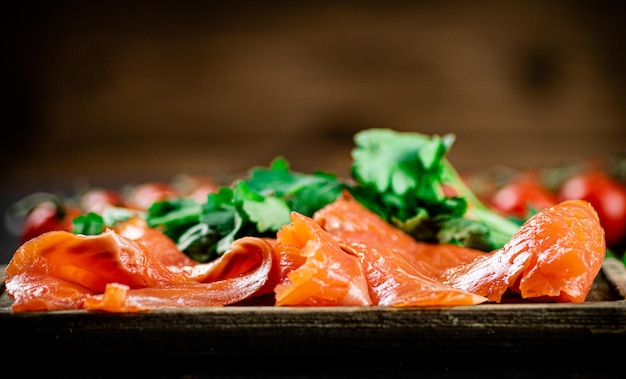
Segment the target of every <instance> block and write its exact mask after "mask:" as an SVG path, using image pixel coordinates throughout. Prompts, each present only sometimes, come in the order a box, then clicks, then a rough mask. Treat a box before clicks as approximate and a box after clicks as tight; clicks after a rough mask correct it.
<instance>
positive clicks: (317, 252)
mask: <svg viewBox="0 0 626 379" xmlns="http://www.w3.org/2000/svg"><path fill="white" fill-rule="evenodd" d="M276 250H277V254H278V255H279V256H283V257H287V258H285V259H284V260H283V261H287V262H289V264H294V263H296V264H297V263H301V264H300V265H299V266H297V267H295V268H293V269H291V270H290V271H289V272H288V273H287V274H286V279H285V280H284V282H283V283H279V284H278V285H276V287H275V289H274V291H275V293H276V305H277V306H294V305H299V306H331V305H344V306H356V305H360V306H366V305H371V304H372V301H371V299H370V295H369V289H368V283H367V281H366V279H365V276H364V274H363V270H362V267H361V264H360V263H359V261H358V258H357V257H356V256H354V255H351V254H349V253H347V252H346V251H344V250H342V249H341V247H340V246H339V244H338V242H337V241H335V240H334V239H333V238H332V237H331V236H330V235H329V234H328V233H326V232H325V231H324V230H322V228H321V227H320V226H319V225H318V224H317V223H316V222H314V221H313V219H311V218H310V217H307V216H305V215H302V214H300V213H297V212H292V213H291V224H287V225H285V226H283V228H282V229H280V230H279V231H278V233H277V244H276ZM298 257H300V258H298Z"/></svg>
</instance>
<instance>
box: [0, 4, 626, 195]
mask: <svg viewBox="0 0 626 379" xmlns="http://www.w3.org/2000/svg"><path fill="white" fill-rule="evenodd" d="M625 9H626V8H625V7H624V5H622V3H620V2H617V1H598V2H585V3H583V4H579V3H574V2H569V1H552V2H543V1H519V2H515V1H514V2H498V1H473V2H465V1H415V2H409V1H406V2H404V1H401V2H368V1H365V2H356V1H353V2H346V1H338V2H326V1H322V2H303V3H299V2H269V3H267V2H232V3H228V4H222V5H216V4H215V3H214V2H206V3H203V2H184V1H183V2H165V1H156V2H154V1H152V2H115V1H114V2H84V1H74V2H41V3H32V2H25V3H20V4H17V5H16V8H15V10H13V11H10V12H8V13H5V15H4V18H5V19H7V21H8V25H5V28H8V30H7V33H5V36H7V37H8V40H7V41H6V46H7V50H6V52H7V53H8V54H7V59H6V62H5V63H4V65H6V66H5V69H4V70H3V72H4V75H3V76H4V78H3V85H5V86H6V88H5V91H4V92H5V96H7V99H6V100H5V101H4V103H5V104H4V105H5V106H6V107H7V109H6V111H5V117H4V121H3V123H4V126H5V130H11V133H13V135H14V136H15V137H12V138H8V137H5V138H3V149H2V151H3V152H2V158H3V160H4V161H5V162H6V163H5V165H4V167H3V170H2V177H1V179H2V181H3V186H5V188H7V187H12V188H19V187H28V188H32V187H37V186H40V185H48V184H49V183H56V182H64V181H69V180H71V179H72V178H75V177H84V178H88V179H90V180H91V181H93V182H96V183H98V182H103V183H107V182H111V181H126V180H142V179H143V178H147V179H151V178H166V177H170V176H171V175H174V174H175V173H178V172H181V171H194V172H203V173H209V174H212V173H215V174H218V175H223V174H228V173H238V172H242V171H243V170H246V169H247V168H249V167H250V166H252V165H266V164H268V163H269V161H270V160H271V159H272V158H273V157H275V156H277V155H284V156H286V157H287V158H288V159H289V160H290V161H291V162H292V165H293V166H294V168H296V169H301V170H309V169H313V168H325V169H331V170H336V171H338V172H339V173H340V174H344V173H346V172H347V167H348V165H349V164H350V159H351V158H350V156H349V150H350V148H351V147H352V135H353V134H354V132H355V131H357V130H360V129H364V128H369V127H390V128H394V129H398V130H414V131H420V132H423V133H429V134H433V133H437V134H443V133H450V132H451V133H455V134H456V135H457V142H456V144H455V146H454V147H453V149H452V151H451V153H450V158H451V159H452V161H453V163H454V164H455V165H457V166H458V167H459V168H461V169H465V168H468V169H472V168H477V167H478V168H479V167H484V166H486V165H492V164H513V165H538V164H542V163H545V162H551V161H554V160H557V159H561V158H563V157H569V156H593V155H599V154H605V153H607V152H610V151H615V150H621V149H624V148H626V145H625V143H624V142H625V141H626V138H624V137H625V136H626V127H625V125H626V124H625V120H626V113H625V111H626V107H625V105H626V101H625V99H626V97H625V88H626V86H625V85H624V84H625V82H626V80H625V79H626V75H625V74H624V72H623V71H624V64H625V63H626V59H625V58H626V54H625V51H626V46H625V43H624V41H625V37H626V33H625V29H624V26H623V19H624V15H626V13H625V12H624V11H625Z"/></svg>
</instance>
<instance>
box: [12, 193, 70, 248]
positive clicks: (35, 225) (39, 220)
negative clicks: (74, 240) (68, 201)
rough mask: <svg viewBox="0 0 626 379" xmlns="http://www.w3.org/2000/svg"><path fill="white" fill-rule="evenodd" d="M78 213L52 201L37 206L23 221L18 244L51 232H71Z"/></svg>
mask: <svg viewBox="0 0 626 379" xmlns="http://www.w3.org/2000/svg"><path fill="white" fill-rule="evenodd" d="M80 213H81V212H80V210H79V209H78V208H76V207H66V206H65V205H63V204H58V203H56V202H53V201H44V202H42V203H40V204H37V205H36V206H35V207H34V208H33V209H32V210H31V211H30V212H29V213H28V215H27V216H26V218H25V219H24V224H23V225H22V229H21V233H20V238H19V239H20V243H24V242H26V241H28V240H30V239H32V238H35V237H37V236H39V235H41V234H43V233H46V232H50V231H53V230H65V231H68V232H71V231H72V229H73V221H74V218H75V217H76V216H78V215H79V214H80Z"/></svg>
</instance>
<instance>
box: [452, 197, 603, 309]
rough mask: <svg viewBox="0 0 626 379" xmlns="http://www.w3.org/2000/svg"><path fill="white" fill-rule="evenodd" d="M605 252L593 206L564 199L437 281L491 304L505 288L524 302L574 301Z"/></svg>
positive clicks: (582, 296)
mask: <svg viewBox="0 0 626 379" xmlns="http://www.w3.org/2000/svg"><path fill="white" fill-rule="evenodd" d="M605 254H606V242H605V239H604V230H603V229H602V227H601V225H600V222H599V218H598V214H597V213H596V211H595V209H594V208H593V207H592V206H591V204H589V203H588V202H586V201H583V200H567V201H564V202H561V203H559V204H556V205H554V206H551V207H548V208H545V209H543V210H542V211H541V212H540V213H538V214H536V215H534V216H533V217H531V218H529V219H528V220H527V221H526V222H525V223H524V224H523V225H522V226H521V227H520V229H519V230H518V231H517V233H516V234H515V235H514V236H513V237H512V238H511V240H510V241H509V242H508V243H506V244H505V245H504V246H503V247H502V248H501V249H498V250H496V251H494V252H493V253H491V254H489V255H487V256H484V257H481V258H477V259H476V260H475V261H472V262H470V263H467V264H464V265H461V266H458V267H454V268H451V269H450V270H448V271H447V272H446V273H444V275H442V280H443V281H444V282H445V283H447V284H450V285H452V286H454V287H457V288H462V289H465V290H468V291H472V292H475V293H478V294H481V295H483V296H486V297H488V298H489V300H490V301H492V302H500V301H501V299H502V296H503V295H504V294H505V292H506V291H507V290H510V291H511V292H514V293H518V294H519V295H520V296H521V297H522V298H524V299H529V300H541V301H555V302H574V303H580V302H583V301H585V298H586V297H587V295H588V294H589V291H590V290H591V286H592V285H593V282H594V280H595V278H596V276H597V275H598V273H599V272H600V269H601V268H602V262H603V261H604V257H605Z"/></svg>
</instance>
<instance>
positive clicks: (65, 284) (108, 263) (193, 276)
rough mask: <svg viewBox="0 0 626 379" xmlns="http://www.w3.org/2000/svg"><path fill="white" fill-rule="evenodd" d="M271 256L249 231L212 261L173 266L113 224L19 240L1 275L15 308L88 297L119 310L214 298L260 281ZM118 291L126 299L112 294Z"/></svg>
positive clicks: (55, 305)
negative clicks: (101, 229)
mask: <svg viewBox="0 0 626 379" xmlns="http://www.w3.org/2000/svg"><path fill="white" fill-rule="evenodd" d="M273 257H274V252H273V244H272V243H270V242H268V241H266V240H264V239H260V238H254V237H246V238H244V239H241V240H237V241H235V242H234V243H233V244H232V246H231V249H230V250H229V251H228V252H226V253H225V254H224V255H222V256H221V257H220V258H218V260H216V261H214V262H212V263H211V264H203V265H200V264H193V265H190V266H185V267H176V269H175V270H172V269H170V268H169V267H168V266H166V265H164V264H163V263H161V262H160V260H159V258H158V257H157V256H155V255H153V254H152V251H151V250H150V249H148V247H147V245H144V244H141V243H139V242H137V241H135V240H131V239H129V238H126V237H123V236H121V235H119V234H117V233H116V232H115V231H113V230H112V229H107V230H106V231H105V232H103V233H102V234H99V235H95V236H85V235H76V234H72V233H69V232H65V231H53V232H48V233H44V234H42V235H40V236H38V237H36V238H33V239H31V240H30V241H28V242H26V243H25V244H23V245H22V246H20V247H19V248H18V250H17V251H16V252H15V254H14V255H13V257H12V259H11V261H10V262H9V264H8V265H7V268H6V270H5V271H6V274H7V275H6V276H5V277H4V278H3V279H4V281H5V284H6V292H7V294H8V295H9V296H10V297H12V299H13V300H14V301H13V305H12V306H13V309H14V310H16V311H37V310H60V309H64V308H63V307H64V306H67V307H68V308H66V309H77V308H80V307H82V306H83V305H84V303H85V302H86V303H88V305H89V308H88V309H102V310H108V311H118V312H126V311H132V310H145V309H154V307H156V306H162V307H165V306H168V307H188V306H200V305H206V306H216V305H225V304H232V303H235V302H238V301H241V300H243V299H245V298H246V297H248V296H253V295H255V294H256V293H257V292H258V291H260V290H261V289H262V288H264V286H265V284H266V282H267V281H268V278H269V275H270V272H271V269H272V266H273V261H274V258H273ZM171 267H174V266H171ZM111 284H114V285H111ZM120 289H125V291H120ZM139 289H141V291H137V292H135V290H139ZM159 289H160V290H161V291H159ZM266 291H267V290H266ZM122 292H123V293H124V296H125V299H127V300H124V299H120V298H119V297H118V298H116V297H115V296H120V293H122ZM105 295H106V299H103V298H104V297H105ZM92 297H93V299H92ZM89 299H91V300H89ZM64 304H65V305H64ZM112 304H117V307H114V306H112Z"/></svg>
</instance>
